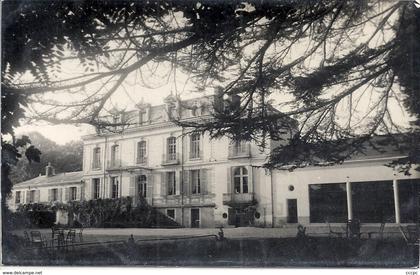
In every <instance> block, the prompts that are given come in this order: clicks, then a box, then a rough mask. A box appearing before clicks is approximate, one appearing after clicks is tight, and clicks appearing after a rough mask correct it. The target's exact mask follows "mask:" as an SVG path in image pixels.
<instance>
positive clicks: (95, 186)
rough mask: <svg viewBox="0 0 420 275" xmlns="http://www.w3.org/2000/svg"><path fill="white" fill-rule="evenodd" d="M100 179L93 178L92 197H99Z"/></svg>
mask: <svg viewBox="0 0 420 275" xmlns="http://www.w3.org/2000/svg"><path fill="white" fill-rule="evenodd" d="M100 184H101V181H100V179H93V198H94V199H95V200H96V199H99V196H100V188H101V185H100Z"/></svg>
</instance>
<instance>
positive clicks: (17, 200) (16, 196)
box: [15, 191, 21, 204]
mask: <svg viewBox="0 0 420 275" xmlns="http://www.w3.org/2000/svg"><path fill="white" fill-rule="evenodd" d="M20 196H21V192H20V191H16V193H15V204H19V203H20Z"/></svg>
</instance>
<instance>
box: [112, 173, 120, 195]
mask: <svg viewBox="0 0 420 275" xmlns="http://www.w3.org/2000/svg"><path fill="white" fill-rule="evenodd" d="M118 184H119V182H118V177H111V187H112V194H111V198H113V199H116V198H118V195H119V193H118V187H119V186H118Z"/></svg>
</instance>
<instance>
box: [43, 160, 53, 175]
mask: <svg viewBox="0 0 420 275" xmlns="http://www.w3.org/2000/svg"><path fill="white" fill-rule="evenodd" d="M54 175H55V169H54V167H52V166H51V162H48V165H47V167H45V176H47V177H51V176H54Z"/></svg>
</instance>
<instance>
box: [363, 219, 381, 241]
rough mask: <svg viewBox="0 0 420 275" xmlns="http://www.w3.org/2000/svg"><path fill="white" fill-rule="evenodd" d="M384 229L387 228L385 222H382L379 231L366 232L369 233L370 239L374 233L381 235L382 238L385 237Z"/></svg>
mask: <svg viewBox="0 0 420 275" xmlns="http://www.w3.org/2000/svg"><path fill="white" fill-rule="evenodd" d="M384 229H385V222H382V223H381V226H380V227H379V230H378V231H370V232H366V234H367V235H368V238H369V239H370V238H372V235H374V234H378V235H379V237H380V238H381V239H383V238H384Z"/></svg>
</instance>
